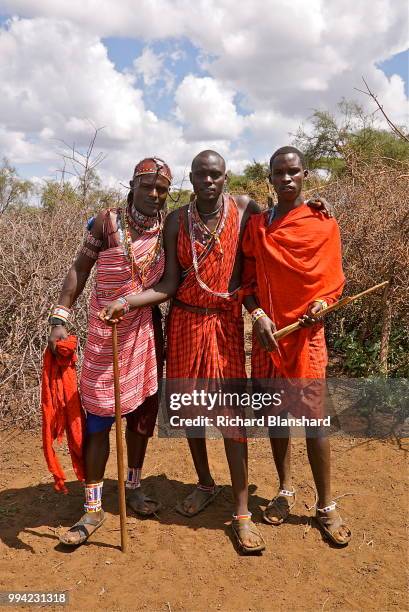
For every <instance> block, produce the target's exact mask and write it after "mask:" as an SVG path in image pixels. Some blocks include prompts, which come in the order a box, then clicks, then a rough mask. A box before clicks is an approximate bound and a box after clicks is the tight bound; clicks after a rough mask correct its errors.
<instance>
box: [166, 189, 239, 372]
mask: <svg viewBox="0 0 409 612" xmlns="http://www.w3.org/2000/svg"><path fill="white" fill-rule="evenodd" d="M238 218H239V212H238V209H237V206H236V203H235V202H234V200H233V198H231V197H230V200H229V209H228V214H227V218H226V223H225V225H224V227H223V230H222V232H221V234H220V243H218V242H216V243H215V244H214V246H213V248H212V249H211V251H210V252H209V254H208V255H207V256H206V257H205V259H204V260H203V261H202V262H201V263H200V264H199V273H200V278H201V279H202V280H203V281H204V282H205V283H206V284H207V286H208V287H210V288H211V289H212V290H213V291H216V292H219V293H222V292H225V291H227V287H228V285H229V281H230V278H231V275H232V272H233V267H234V263H235V259H236V255H237V245H238V232H239V222H238ZM196 249H197V252H198V254H199V253H201V251H202V250H203V249H204V246H203V245H202V244H201V243H200V242H197V243H196ZM177 255H178V260H179V262H180V265H181V267H182V269H183V270H185V271H187V273H186V275H185V277H184V279H183V281H182V283H181V285H180V286H179V289H178V291H177V294H176V298H177V299H178V300H180V301H181V302H184V303H185V304H190V305H192V306H199V307H200V308H217V309H218V311H219V312H217V313H212V314H202V313H195V312H189V311H187V310H184V309H182V308H180V307H178V306H177V305H173V306H172V310H171V313H170V317H169V321H168V329H167V353H166V377H167V378H184V379H198V378H202V379H209V378H212V379H220V378H245V376H246V371H245V357H244V332H243V318H242V316H241V306H240V303H239V300H238V295H237V294H235V295H234V296H231V297H228V298H222V297H218V296H215V295H212V294H211V293H209V292H207V291H205V290H204V289H203V288H202V287H201V286H200V285H199V283H198V282H197V280H196V276H195V272H194V270H193V268H192V249H191V244H190V239H189V235H188V233H187V231H186V228H185V224H184V222H183V217H182V214H181V215H180V217H179V234H178V242H177Z"/></svg>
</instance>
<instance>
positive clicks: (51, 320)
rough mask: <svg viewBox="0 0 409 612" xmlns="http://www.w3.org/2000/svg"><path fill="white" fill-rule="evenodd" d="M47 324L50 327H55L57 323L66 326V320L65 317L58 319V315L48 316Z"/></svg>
mask: <svg viewBox="0 0 409 612" xmlns="http://www.w3.org/2000/svg"><path fill="white" fill-rule="evenodd" d="M48 324H49V325H50V326H51V327H56V326H57V325H63V326H64V327H66V326H67V321H66V320H65V319H60V317H49V318H48Z"/></svg>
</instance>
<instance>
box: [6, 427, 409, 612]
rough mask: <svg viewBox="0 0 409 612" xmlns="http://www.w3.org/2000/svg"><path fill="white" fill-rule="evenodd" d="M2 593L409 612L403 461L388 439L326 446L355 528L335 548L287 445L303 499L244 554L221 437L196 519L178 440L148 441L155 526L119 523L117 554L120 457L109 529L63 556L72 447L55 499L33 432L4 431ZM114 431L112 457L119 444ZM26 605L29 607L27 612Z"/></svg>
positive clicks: (136, 602) (76, 498) (263, 451)
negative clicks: (187, 514)
mask: <svg viewBox="0 0 409 612" xmlns="http://www.w3.org/2000/svg"><path fill="white" fill-rule="evenodd" d="M0 443H1V447H0V453H1V467H0V488H1V491H0V520H1V523H0V525H1V526H0V535H1V544H0V590H13V589H17V590H20V591H28V590H52V591H66V592H68V593H69V598H70V604H69V608H70V609H72V610H95V609H103V610H164V611H167V612H172V611H177V610H189V611H195V610H200V611H202V610H203V611H204V610H225V611H235V612H237V611H241V610H249V611H250V610H251V611H260V612H264V611H269V610H318V611H324V610H325V612H328V610H406V609H408V599H407V560H408V546H407V536H406V522H407V514H408V513H407V511H408V503H407V502H408V498H407V476H408V471H407V467H408V466H407V456H406V453H405V451H403V450H401V449H399V448H398V447H397V446H394V445H393V444H392V443H386V442H381V441H368V440H367V441H362V440H353V439H349V438H337V439H334V440H333V472H334V479H333V480H334V495H343V494H346V493H349V494H350V495H346V496H345V497H343V498H341V499H340V503H341V512H342V515H343V516H344V518H345V519H346V520H347V521H348V523H349V524H350V526H351V528H352V530H353V540H352V542H351V544H350V545H349V547H348V548H346V549H341V550H339V549H335V548H333V547H331V546H330V545H329V544H328V543H327V542H325V541H324V540H323V539H322V537H321V534H320V532H319V531H318V530H317V529H316V528H315V527H314V525H311V521H310V517H311V515H312V511H308V509H307V506H311V505H312V503H313V501H314V496H313V492H312V490H311V488H310V486H311V484H312V479H311V475H310V471H309V468H308V464H307V461H306V454H305V447H304V442H303V440H300V439H298V440H295V441H294V442H293V450H294V452H293V464H294V476H295V478H294V485H295V486H296V489H297V492H298V499H297V504H296V507H295V509H294V512H293V514H292V516H291V518H290V521H289V522H288V523H287V524H284V525H282V526H281V527H278V528H277V527H276V528H275V527H271V526H269V525H265V524H262V523H261V524H260V528H261V531H262V533H263V536H264V538H265V540H266V544H267V550H266V551H265V552H264V553H263V554H262V555H260V556H253V557H244V556H240V555H239V554H238V553H237V551H236V550H235V547H234V545H233V542H232V540H231V536H230V529H229V520H230V515H231V489H230V487H229V484H228V483H229V478H228V471H227V466H226V461H225V458H224V453H223V445H222V443H221V442H220V441H219V440H212V441H209V454H210V459H211V466H212V469H213V472H214V477H215V479H216V481H217V482H218V483H221V484H225V485H226V487H225V489H224V490H223V492H222V494H221V495H220V496H219V498H218V499H217V501H216V502H215V503H214V504H213V505H212V506H210V507H208V508H207V509H206V510H205V511H204V512H203V513H202V514H200V515H198V516H197V517H195V518H193V519H190V520H189V519H185V518H183V517H181V516H179V515H178V514H177V513H176V512H175V510H174V506H175V504H176V502H177V500H178V499H180V498H182V497H183V496H184V495H185V494H186V493H187V492H188V491H190V490H191V487H192V485H193V483H194V482H195V475H194V471H193V468H192V464H191V461H190V457H189V455H188V452H187V445H186V441H185V440H175V439H173V440H169V439H158V438H154V439H153V440H152V443H151V444H150V446H149V448H148V455H147V460H146V469H145V472H144V474H145V486H146V488H147V490H148V491H149V492H150V493H152V494H153V495H155V496H157V497H158V498H160V500H161V501H162V502H163V504H164V508H163V510H162V511H161V512H160V514H159V515H158V518H157V519H156V518H154V519H145V520H141V519H138V518H136V517H133V516H129V517H128V519H127V525H128V530H129V536H130V544H129V548H130V550H129V552H128V553H127V554H123V553H121V551H120V550H119V546H118V545H119V518H118V512H117V500H116V483H115V480H114V478H115V469H116V463H115V455H114V453H113V452H112V451H111V458H110V461H109V464H108V468H107V475H106V476H107V478H106V481H105V486H104V507H105V510H106V511H107V520H106V522H105V524H104V525H103V527H101V529H100V530H99V531H97V532H96V533H95V534H94V536H93V537H92V538H91V539H90V540H89V542H88V543H87V544H86V545H84V546H82V547H80V548H78V549H74V550H69V551H67V550H66V549H63V548H62V547H61V545H59V544H58V540H57V533H59V532H60V530H62V529H63V528H64V527H67V526H69V525H70V524H72V523H73V522H75V521H76V520H77V519H78V518H79V516H80V514H81V512H82V502H83V499H82V488H81V486H80V484H79V483H77V482H73V481H72V478H73V472H72V468H70V463H69V456H68V455H67V452H66V449H65V448H64V446H63V447H61V450H60V451H59V454H60V457H61V458H62V463H63V465H64V466H65V467H66V468H67V475H68V479H69V481H70V482H69V494H68V495H67V496H64V495H61V494H57V493H55V492H54V490H53V487H52V485H51V479H50V476H49V474H48V472H47V469H46V466H45V463H44V460H43V457H42V451H41V440H40V436H39V435H38V434H36V433H27V432H25V433H21V432H18V431H17V430H15V431H8V432H7V433H3V434H1V441H0ZM114 443H115V440H114V435H112V449H114ZM249 446H250V448H249V452H250V483H251V485H250V492H251V495H250V509H251V510H252V512H253V516H254V519H255V521H256V522H260V521H261V513H260V507H263V506H264V505H265V504H266V503H267V501H268V499H269V498H270V497H271V496H272V495H273V493H274V492H275V490H276V486H277V483H276V478H275V475H274V471H273V469H272V464H271V455H270V450H269V444H268V441H267V440H255V441H250V443H249ZM25 609H27V608H25Z"/></svg>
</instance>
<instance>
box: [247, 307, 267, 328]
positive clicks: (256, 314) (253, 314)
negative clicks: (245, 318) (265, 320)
mask: <svg viewBox="0 0 409 612" xmlns="http://www.w3.org/2000/svg"><path fill="white" fill-rule="evenodd" d="M250 316H251V322H252V324H253V325H254V323H255V322H256V321H258V319H261V317H266V316H267V315H266V313H265V312H264V310H263V309H262V308H256V309H255V310H253V312H251V313H250Z"/></svg>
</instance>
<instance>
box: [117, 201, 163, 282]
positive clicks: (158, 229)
mask: <svg viewBox="0 0 409 612" xmlns="http://www.w3.org/2000/svg"><path fill="white" fill-rule="evenodd" d="M127 212H128V211H127V210H124V209H123V210H122V215H121V218H120V219H121V225H122V228H123V231H120V232H119V235H120V238H121V242H122V244H123V247H124V252H125V255H126V257H127V259H128V261H129V262H130V264H131V277H132V286H134V285H135V271H136V272H137V274H138V276H139V278H140V279H141V283H142V286H143V287H144V286H145V283H146V280H147V277H148V272H149V271H150V268H151V267H152V266H153V265H155V264H156V263H157V262H158V261H159V259H160V256H161V251H162V226H163V219H162V215H161V214H160V213H159V215H158V217H154V220H155V225H154V226H152V227H151V228H150V230H148V229H142V228H141V227H137V228H136V231H137V232H138V233H139V234H143V233H144V232H145V233H149V234H151V235H155V234H156V241H155V244H154V245H153V247H152V248H151V249H150V250H149V252H148V253H147V254H146V255H145V257H143V258H142V259H141V260H140V261H138V262H137V261H136V260H135V255H134V253H133V250H132V237H131V233H130V231H129V226H128V221H129V216H128V214H127ZM142 216H143V217H144V215H142ZM133 221H135V219H133ZM129 225H130V224H129ZM132 227H134V226H132ZM122 228H121V229H122Z"/></svg>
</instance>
